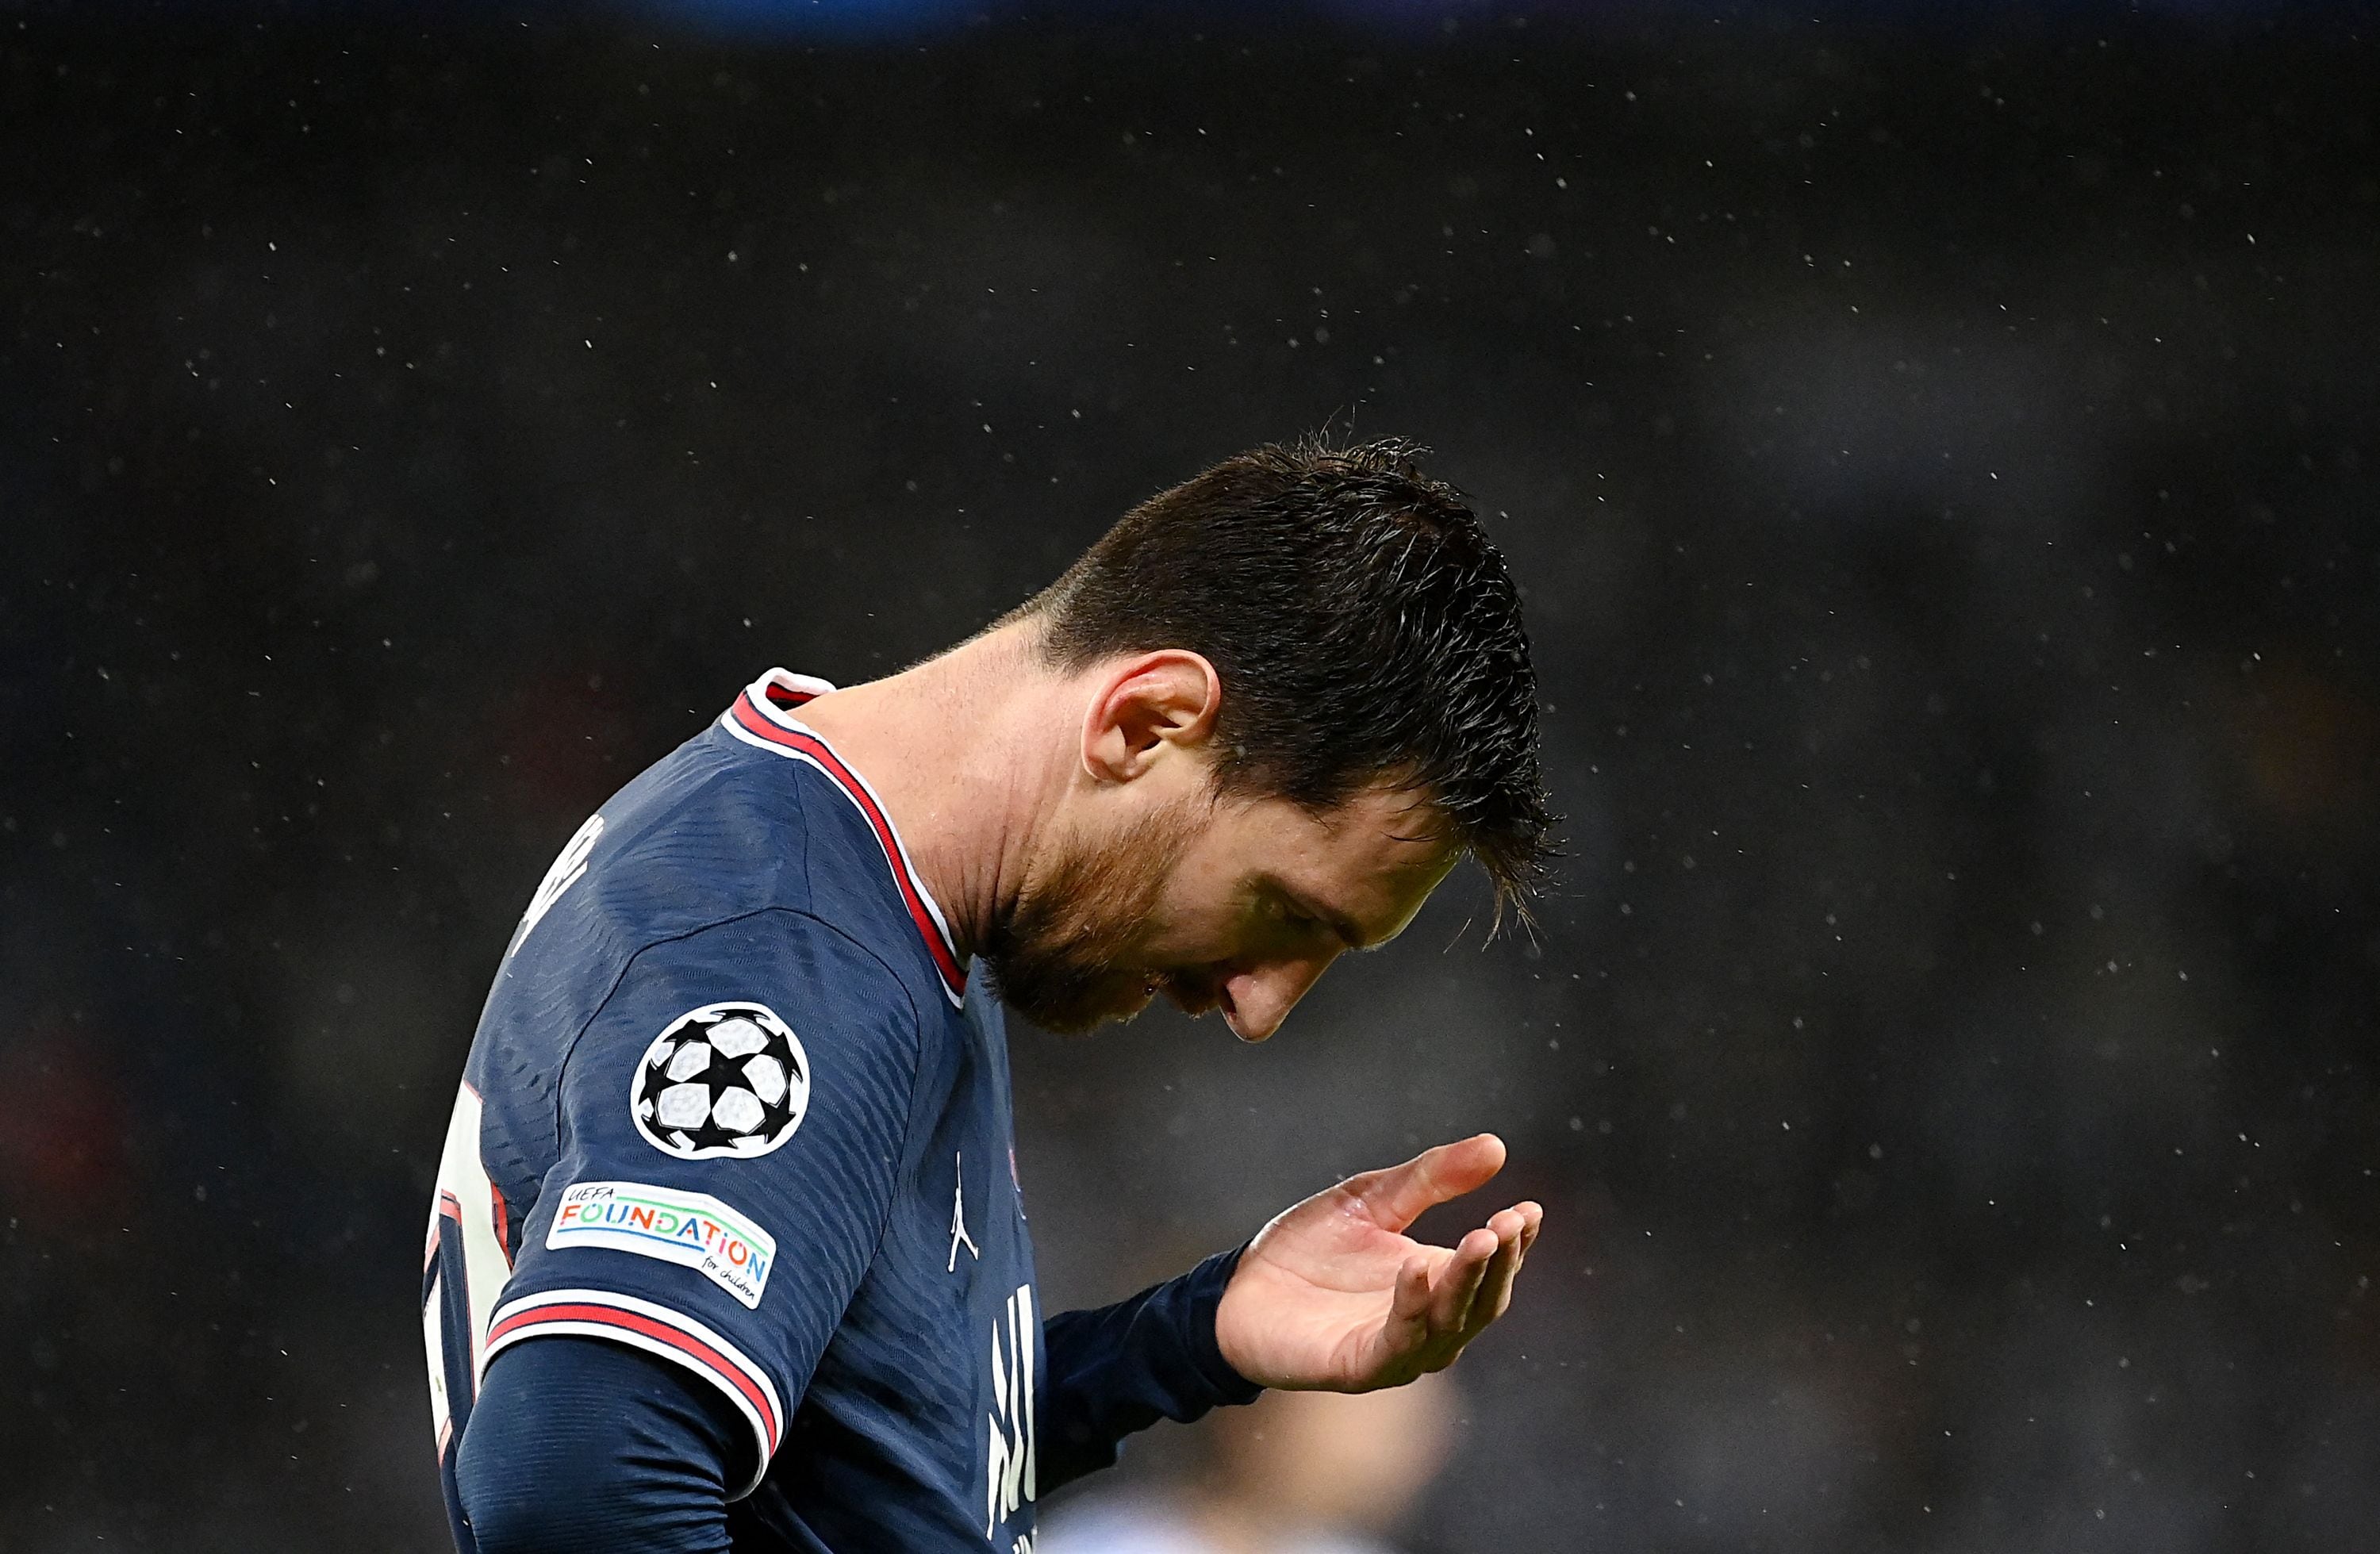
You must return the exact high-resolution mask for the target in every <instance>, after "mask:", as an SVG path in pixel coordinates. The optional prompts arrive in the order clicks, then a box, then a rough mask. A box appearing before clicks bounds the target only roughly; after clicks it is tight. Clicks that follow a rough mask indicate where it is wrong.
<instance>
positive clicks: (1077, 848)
mask: <svg viewBox="0 0 2380 1554" xmlns="http://www.w3.org/2000/svg"><path fill="white" fill-rule="evenodd" d="M1190 823H1191V819H1190V816H1189V815H1188V813H1187V812H1186V807H1184V811H1182V812H1169V813H1164V814H1158V815H1151V816H1149V817H1147V819H1142V820H1140V821H1138V822H1137V823H1135V825H1134V827H1133V828H1132V830H1130V831H1129V832H1126V833H1125V834H1124V835H1123V836H1122V837H1120V838H1118V839H1117V840H1116V841H1115V842H1114V843H1113V844H1110V845H1106V846H1096V845H1092V844H1087V843H1083V842H1081V841H1080V840H1079V839H1077V841H1076V843H1075V844H1074V845H1071V846H1070V847H1068V849H1067V850H1066V852H1065V854H1064V856H1062V857H1060V858H1059V859H1058V861H1057V863H1056V864H1055V865H1054V866H1053V867H1052V868H1050V870H1049V871H1048V873H1047V874H1046V875H1045V876H1044V877H1043V878H1042V879H1041V880H1039V881H1038V882H1037V883H1034V884H1030V885H1027V886H1026V888H1025V889H1024V890H1023V891H1021V892H1018V895H1017V899H1016V904H1015V905H1014V907H1012V908H1011V909H1010V910H1009V911H1008V912H1007V914H1006V915H1005V916H1004V917H1002V919H1001V920H1000V921H999V922H997V923H995V924H994V925H993V926H992V929H991V932H990V938H989V942H988V943H987V945H986V946H985V949H984V952H983V955H984V959H985V960H986V961H987V962H988V963H989V964H990V967H991V976H992V981H993V984H994V985H995V986H996V987H997V988H998V989H999V990H1000V996H1001V1000H1002V1002H1005V1003H1006V1004H1007V1005H1008V1006H1009V1007H1010V1008H1011V1009H1014V1011H1015V1012H1016V1013H1017V1014H1022V1015H1024V1016H1025V1017H1026V1019H1028V1020H1030V1021H1032V1022H1033V1023H1034V1024H1035V1025H1037V1026H1040V1027H1041V1028H1042V1029H1044V1030H1048V1031H1054V1032H1056V1033H1057V1034H1059V1035H1061V1036H1081V1035H1083V1034H1085V1033H1087V1032H1088V1031H1089V1030H1090V1029H1091V1028H1092V1027H1094V1026H1098V1025H1099V1024H1101V1023H1102V1022H1104V1021H1108V1020H1117V1021H1123V1020H1129V1019H1131V1018H1132V1017H1133V1016H1134V1015H1135V1014H1139V1013H1140V1012H1141V1010H1142V1009H1144V1008H1146V1007H1147V1004H1148V1001H1149V999H1150V998H1151V997H1152V996H1153V995H1154V994H1155V993H1156V992H1157V991H1158V989H1160V988H1163V987H1167V986H1169V985H1171V984H1172V982H1173V981H1174V980H1175V978H1173V977H1172V976H1170V975H1169V974H1166V973H1160V972H1158V971H1154V970H1151V969H1147V968H1145V967H1135V965H1133V961H1134V959H1135V954H1136V953H1137V952H1138V950H1139V947H1140V946H1141V944H1143V943H1144V942H1145V941H1146V938H1147V934H1148V931H1149V929H1150V928H1151V927H1152V926H1153V920H1154V918H1155V917H1156V913H1157V905H1158V903H1159V900H1160V898H1161V897H1162V896H1163V894H1164V892H1165V882H1166V880H1168V879H1169V878H1170V877H1171V876H1172V872H1173V868H1174V865H1175V864H1176V863H1177V862H1179V861H1180V859H1181V856H1182V853H1183V849H1184V846H1185V845H1186V843H1187V836H1188V827H1189V825H1190Z"/></svg>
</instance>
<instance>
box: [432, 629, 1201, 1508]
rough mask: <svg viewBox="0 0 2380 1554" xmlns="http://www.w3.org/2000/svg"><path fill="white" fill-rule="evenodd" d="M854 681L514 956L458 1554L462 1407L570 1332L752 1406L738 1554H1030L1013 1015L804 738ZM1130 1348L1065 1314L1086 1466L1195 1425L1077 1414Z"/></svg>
mask: <svg viewBox="0 0 2380 1554" xmlns="http://www.w3.org/2000/svg"><path fill="white" fill-rule="evenodd" d="M831 688H832V687H831V686H826V685H825V684H824V683H823V682H820V681H815V680H809V679H806V678H803V677H801V676H797V675H793V674H786V673H784V672H783V671H782V670H778V671H771V673H770V674H767V675H765V676H763V677H762V678H761V679H760V680H759V682H757V683H756V684H754V685H753V686H751V687H750V688H749V689H748V690H747V691H746V692H745V693H744V694H743V695H742V696H740V697H739V698H737V699H736V701H735V706H734V707H733V708H732V709H731V710H729V711H728V712H727V713H726V714H724V715H723V716H722V717H721V718H720V720H719V721H718V722H716V723H714V724H712V725H710V727H709V728H708V729H707V730H706V731H705V732H703V733H702V734H700V735H697V736H696V737H695V738H693V739H691V740H688V741H687V742H686V744H685V745H684V746H682V747H679V748H678V749H677V750H676V751H675V752H674V753H673V754H671V755H670V756H668V757H667V758H666V759H663V760H662V761H661V762H660V763H659V764H658V765H656V766H654V767H652V768H651V769H650V771H646V772H645V773H643V774H642V775H641V776H639V777H637V779H636V780H635V781H634V782H632V783H629V784H628V785H627V786H626V787H625V788H624V789H622V790H621V792H620V793H619V794H618V795H615V796H614V797H613V799H612V800H611V801H610V802H609V803H607V804H606V805H604V806H603V807H602V809H601V811H600V812H598V813H597V814H596V815H595V816H594V817H593V818H591V819H589V820H588V822H587V823H586V824H585V825H584V826H583V827H582V828H580V830H579V831H578V832H577V834H576V835H575V836H573V837H572V838H571V840H570V843H569V844H568V845H567V846H566V847H565V848H564V850H563V853H562V856H560V857H559V858H558V859H557V860H556V861H555V863H554V865H553V868H552V870H550V871H549V872H548V874H547V875H546V877H545V880H544V881H543V883H542V884H541V885H540V887H539V888H538V890H537V892H536V894H535V896H534V898H533V899H532V900H531V902H530V904H529V907H528V912H527V913H526V914H525V915H524V917H522V920H521V923H520V927H519V929H517V931H516V933H515V935H514V937H513V940H512V942H511V944H510V946H509V947H508V948H507V950H506V951H505V954H504V963H503V965H502V968H501V970H500V971H499V972H498V974H497V977H496V979H495V985H494V988H493V989H492V992H491V993H490V995H489V998H488V1002H487V1006H486V1009H485V1011H484V1012H483V1013H482V1014H481V1016H480V1026H479V1031H478V1034H477V1037H476V1038H475V1039H474V1040H473V1042H472V1045H471V1051H470V1057H469V1061H468V1065H467V1067H466V1069H465V1077H464V1084H463V1088H462V1091H461V1094H460V1097H459V1098H458V1099H457V1101H456V1104H455V1113H454V1119H453V1122H452V1123H451V1125H450V1127H449V1130H448V1134H447V1138H446V1144H445V1149H444V1153H443V1158H442V1159H441V1162H440V1166H439V1172H438V1188H437V1197H436V1205H435V1208H434V1210H433V1213H432V1216H431V1230H430V1240H429V1248H428V1253H427V1256H426V1258H425V1268H424V1274H423V1281H424V1291H423V1306H422V1323H423V1329H424V1334H425V1337H426V1340H427V1342H428V1345H429V1352H430V1368H431V1407H432V1414H433V1419H434V1424H435V1427H436V1430H437V1433H438V1444H439V1452H440V1458H441V1463H442V1472H443V1477H444V1479H445V1483H446V1488H447V1499H448V1504H449V1507H450V1509H451V1510H452V1511H453V1512H454V1513H455V1536H456V1538H457V1541H458V1543H459V1544H460V1545H461V1547H462V1548H464V1549H466V1550H467V1551H468V1550H469V1549H470V1548H472V1543H471V1535H470V1531H469V1528H468V1525H467V1524H466V1523H465V1521H464V1518H463V1515H462V1511H461V1506H460V1502H459V1500H458V1499H457V1494H456V1490H455V1475H454V1468H455V1452H456V1443H457V1441H458V1439H459V1438H460V1437H461V1436H462V1435H463V1434H464V1432H465V1431H466V1430H467V1429H468V1426H469V1420H470V1412H471V1403H472V1400H473V1398H474V1397H475V1395H476V1393H477V1389H478V1387H479V1385H480V1378H482V1377H483V1376H484V1374H485V1372H486V1367H487V1366H488V1364H489V1361H490V1359H491V1357H492V1356H494V1355H496V1354H501V1353H502V1352H503V1351H504V1350H505V1349H506V1348H508V1347H510V1346H512V1345H516V1344H520V1343H524V1342H531V1341H534V1340H536V1339H538V1338H540V1337H543V1336H550V1335H570V1336H576V1337H594V1338H601V1339H607V1340H611V1341H613V1342H618V1343H623V1344H627V1345H631V1346H633V1347H635V1348H637V1349H639V1350H643V1351H646V1352H647V1353H649V1354H654V1355H658V1356H661V1357H662V1358H663V1359H666V1360H668V1361H670V1362H671V1363H673V1364H674V1365H675V1366H681V1367H683V1368H684V1370H685V1371H686V1373H687V1374H688V1375H690V1376H693V1377H695V1378H699V1379H700V1381H701V1382H702V1384H704V1385H706V1386H708V1387H710V1388H714V1389H716V1390H717V1391H718V1392H719V1393H720V1394H721V1395H722V1397H723V1398H724V1399H725V1400H726V1401H727V1402H728V1403H729V1404H731V1405H732V1406H733V1408H734V1409H735V1413H736V1414H737V1415H738V1416H739V1417H741V1418H742V1420H743V1421H744V1422H745V1425H746V1426H747V1427H748V1431H749V1442H750V1453H749V1456H748V1458H747V1459H742V1460H740V1461H739V1462H738V1463H736V1464H735V1469H734V1470H733V1471H735V1473H736V1475H737V1477H738V1479H739V1480H740V1482H737V1483H736V1484H735V1485H734V1486H733V1490H732V1494H733V1498H735V1499H737V1502H738V1503H737V1504H736V1505H735V1506H734V1507H733V1508H732V1510H733V1512H734V1515H733V1524H734V1526H735V1546H736V1547H737V1548H797V1549H844V1550H848V1549H858V1548H904V1549H924V1550H935V1549H945V1548H948V1549H982V1548H987V1547H989V1548H994V1549H997V1550H999V1551H1000V1554H1014V1550H1017V1549H1019V1548H1029V1547H1030V1541H1031V1530H1032V1526H1033V1507H1034V1498H1035V1495H1036V1492H1037V1488H1038V1487H1039V1485H1040V1484H1041V1483H1044V1482H1046V1480H1045V1479H1043V1478H1042V1476H1041V1471H1040V1470H1041V1463H1040V1461H1039V1458H1040V1455H1041V1453H1040V1451H1039V1448H1038V1426H1037V1415H1038V1414H1044V1413H1046V1412H1047V1408H1046V1406H1045V1400H1044V1398H1043V1396H1042V1394H1044V1393H1045V1392H1046V1391H1047V1390H1048V1381H1047V1378H1048V1374H1049V1373H1048V1370H1047V1369H1046V1367H1045V1363H1044V1356H1043V1342H1042V1333H1043V1320H1042V1317H1041V1313H1040V1311H1039V1309H1038V1303H1037V1302H1036V1299H1035V1295H1034V1284H1033V1254H1032V1246H1031V1243H1030V1240H1029V1238H1028V1236H1027V1234H1026V1222H1025V1217H1024V1212H1023V1209H1022V1206H1021V1203H1020V1197H1019V1193H1018V1189H1017V1184H1016V1178H1015V1170H1014V1151H1013V1148H1012V1145H1011V1131H1010V1130H1011V1123H1010V1107H1009V1089H1008V1069H1007V1056H1006V1047H1005V1038H1004V1035H1003V1031H1002V1021H1001V1012H1000V1008H999V1005H998V1004H997V1002H994V1001H993V1000H992V999H990V997H989V996H988V995H986V994H985V993H984V992H982V991H981V990H980V989H977V990H976V991H972V992H971V991H969V990H968V988H967V981H966V977H965V968H964V967H963V966H962V965H961V963H960V962H959V960H958V958H957V957H956V955H955V954H954V953H953V947H952V942H951V939H950V935H949V932H948V930H947V929H946V928H945V926H944V924H943V921H942V918H941V912H940V909H939V908H938V907H937V906H936V905H935V903H934V901H933V899H932V898H931V897H930V896H929V894H928V893H927V891H926V889H925V886H924V885H923V883H922V882H920V880H918V879H917V875H916V873H915V872H914V870H912V869H911V868H910V866H909V861H908V858H907V856H906V854H905V851H904V849H903V847H902V844H901V840H900V837H899V836H898V834H897V833H896V832H894V831H893V829H892V822H891V820H890V819H889V818H888V817H887V816H886V815H885V813H884V811H883V809H882V807H880V805H879V804H878V803H877V801H876V797H875V795H874V794H873V793H872V792H871V791H870V789H869V788H868V784H867V783H865V782H864V781H863V780H862V779H861V778H860V777H859V776H858V775H857V774H856V772H854V771H851V770H850V769H849V768H848V767H847V766H845V765H844V762H843V761H842V760H841V759H839V758H838V757H837V756H836V755H835V753H834V751H833V750H832V748H831V747H828V745H827V744H826V742H825V741H824V740H822V739H820V737H818V735H815V734H813V733H811V732H810V731H809V730H807V728H805V727H804V726H803V725H802V724H801V723H800V722H798V721H796V720H795V717H794V715H793V714H794V710H795V709H796V708H798V707H799V706H800V705H801V703H802V702H804V701H806V700H807V699H808V698H810V697H811V696H814V695H817V694H819V693H820V692H823V691H825V690H828V689H831ZM978 980H980V979H979V978H978ZM1116 1309H1121V1308H1116ZM1205 1321H1206V1325H1207V1332H1208V1339H1207V1345H1208V1348H1209V1349H1211V1329H1212V1317H1211V1307H1209V1309H1208V1313H1207V1315H1206V1317H1205ZM1130 1325H1131V1324H1130V1323H1128V1322H1125V1321H1123V1320H1122V1319H1120V1318H1111V1319H1107V1320H1105V1321H1104V1323H1102V1322H1101V1321H1099V1320H1096V1319H1090V1318H1087V1319H1085V1320H1083V1321H1081V1322H1079V1323H1076V1324H1075V1326H1074V1327H1072V1328H1071V1329H1066V1328H1062V1325H1061V1324H1052V1325H1051V1329H1050V1330H1051V1331H1052V1333H1053V1334H1054V1333H1058V1332H1060V1331H1062V1330H1064V1331H1072V1332H1076V1333H1080V1334H1083V1335H1086V1336H1085V1337H1084V1338H1082V1339H1081V1340H1079V1341H1077V1344H1076V1346H1077V1348H1078V1349H1080V1350H1081V1353H1080V1354H1077V1356H1076V1358H1075V1360H1073V1361H1068V1362H1063V1363H1062V1365H1061V1369H1060V1377H1059V1385H1060V1389H1061V1392H1062V1394H1065V1395H1068V1396H1071V1395H1073V1394H1074V1393H1076V1392H1081V1393H1085V1394H1086V1396H1087V1402H1085V1403H1084V1404H1082V1405H1081V1406H1079V1407H1075V1409H1074V1413H1075V1414H1076V1415H1079V1416H1080V1417H1081V1418H1082V1419H1083V1420H1087V1421H1089V1422H1088V1423H1078V1424H1076V1425H1074V1426H1071V1427H1069V1430H1070V1434H1071V1435H1073V1436H1078V1437H1083V1438H1085V1439H1084V1440H1081V1441H1076V1442H1075V1446H1074V1447H1072V1448H1068V1449H1066V1450H1074V1451H1077V1452H1080V1451H1089V1452H1090V1453H1091V1457H1090V1458H1087V1459H1086V1463H1087V1465H1097V1462H1098V1461H1103V1460H1105V1458H1104V1457H1099V1451H1101V1450H1102V1443H1101V1442H1100V1441H1099V1440H1097V1439H1089V1438H1091V1437H1094V1436H1097V1435H1099V1434H1102V1433H1120V1432H1121V1430H1122V1429H1123V1428H1129V1427H1137V1425H1139V1424H1146V1423H1147V1418H1148V1417H1153V1416H1154V1413H1155V1412H1175V1413H1179V1412H1181V1411H1180V1410H1176V1409H1172V1408H1170V1407H1167V1406H1166V1405H1165V1404H1164V1403H1163V1402H1160V1403H1159V1405H1158V1406H1157V1408H1156V1409H1155V1410H1153V1411H1152V1410H1147V1409H1143V1410H1140V1411H1139V1412H1138V1413H1136V1414H1134V1416H1133V1417H1132V1418H1131V1419H1129V1420H1126V1421H1124V1422H1123V1423H1121V1424H1117V1423H1114V1422H1111V1421H1108V1420H1106V1419H1104V1417H1103V1416H1102V1411H1103V1410H1104V1411H1106V1412H1107V1413H1114V1412H1115V1408H1114V1406H1113V1402H1114V1400H1113V1399H1111V1398H1101V1397H1098V1396H1088V1394H1090V1393H1096V1392H1099V1391H1100V1390H1102V1389H1104V1390H1107V1391H1109V1392H1112V1391H1114V1390H1115V1384H1114V1383H1111V1382H1110V1381H1106V1380H1102V1379H1100V1378H1101V1377H1103V1376H1106V1375H1110V1374H1121V1371H1120V1370H1119V1369H1118V1364H1119V1363H1118V1362H1116V1361H1114V1360H1113V1359H1112V1358H1111V1357H1102V1356H1105V1355H1109V1354H1110V1352H1111V1351H1113V1352H1116V1353H1121V1351H1120V1350H1118V1347H1117V1346H1118V1345H1122V1344H1126V1343H1128V1342H1130V1341H1129V1340H1128V1339H1127V1338H1125V1337H1124V1336H1123V1333H1124V1329H1126V1328H1127V1327H1129V1326H1130ZM1141 1325H1142V1327H1144V1328H1146V1327H1147V1325H1148V1324H1147V1321H1146V1320H1144V1321H1143V1322H1142V1324H1141ZM1101 1345H1104V1346H1105V1348H1100V1347H1099V1346H1101ZM1198 1362H1199V1364H1201V1365H1204V1366H1206V1367H1207V1370H1206V1373H1204V1374H1208V1375H1212V1374H1213V1373H1214V1371H1215V1368H1216V1366H1219V1365H1220V1360H1219V1357H1217V1356H1213V1355H1207V1354H1202V1355H1200V1356H1199V1357H1198ZM1176 1368H1177V1369H1178V1368H1179V1367H1178V1366H1177V1367H1176ZM1070 1378H1075V1379H1070ZM1216 1379H1217V1380H1218V1381H1219V1382H1220V1383H1221V1387H1222V1390H1228V1389H1229V1385H1230V1380H1231V1378H1228V1376H1227V1375H1225V1376H1221V1377H1219V1378H1216ZM1201 1389H1204V1390H1217V1389H1215V1388H1208V1387H1206V1384H1205V1383H1204V1382H1200V1383H1198V1384H1197V1385H1196V1386H1194V1387H1192V1388H1191V1390H1193V1391H1200V1390H1201ZM1143 1390H1147V1389H1146V1388H1145V1387H1144V1388H1143ZM1177 1390H1179V1389H1177ZM1212 1401H1220V1400H1219V1399H1217V1398H1208V1397H1206V1396H1204V1392H1203V1391H1201V1396H1200V1397H1199V1398H1198V1399H1196V1400H1194V1402H1193V1403H1192V1404H1189V1405H1186V1406H1187V1407H1189V1409H1190V1411H1194V1412H1195V1411H1196V1410H1202V1409H1203V1408H1204V1407H1205V1406H1206V1405H1207V1403H1208V1402H1212ZM1070 1406H1073V1405H1070ZM1135 1406H1136V1405H1135ZM1125 1412H1127V1413H1130V1412H1132V1411H1131V1410H1129V1409H1127V1410H1125ZM1106 1455H1107V1456H1112V1450H1111V1448H1108V1449H1106ZM1074 1471H1079V1470H1074Z"/></svg>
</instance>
